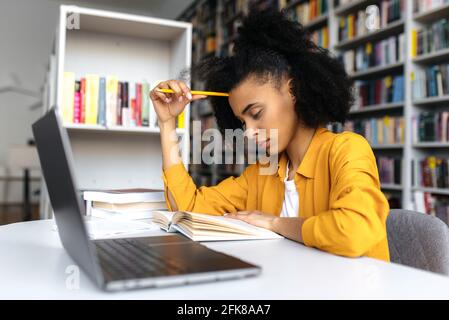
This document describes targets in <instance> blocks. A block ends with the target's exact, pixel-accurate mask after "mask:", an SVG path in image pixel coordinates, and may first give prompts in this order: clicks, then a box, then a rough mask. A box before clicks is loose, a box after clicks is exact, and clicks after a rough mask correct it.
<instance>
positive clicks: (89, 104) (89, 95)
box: [86, 74, 100, 124]
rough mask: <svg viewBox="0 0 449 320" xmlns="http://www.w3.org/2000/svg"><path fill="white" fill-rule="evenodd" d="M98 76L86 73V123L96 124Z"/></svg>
mask: <svg viewBox="0 0 449 320" xmlns="http://www.w3.org/2000/svg"><path fill="white" fill-rule="evenodd" d="M99 87H100V77H99V76H98V75H95V74H89V75H86V124H97V120H98V96H99Z"/></svg>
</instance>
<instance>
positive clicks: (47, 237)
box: [0, 220, 449, 299]
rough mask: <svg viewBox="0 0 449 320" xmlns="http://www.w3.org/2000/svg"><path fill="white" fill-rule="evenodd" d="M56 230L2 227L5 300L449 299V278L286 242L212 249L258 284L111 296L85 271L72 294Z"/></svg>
mask: <svg viewBox="0 0 449 320" xmlns="http://www.w3.org/2000/svg"><path fill="white" fill-rule="evenodd" d="M52 225H53V222H52V220H43V221H32V222H23V223H16V224H11V225H6V226H1V227H0V284H1V285H0V299H449V277H444V276H440V275H437V274H433V273H429V272H424V271H421V270H417V269H412V268H408V267H404V266H400V265H396V264H391V263H390V264H389V263H384V262H382V261H377V260H374V259H370V258H358V259H350V258H343V257H338V256H335V255H332V254H328V253H325V252H321V251H319V250H316V249H312V248H307V247H305V246H303V245H301V244H298V243H295V242H293V241H290V240H286V239H283V240H261V241H230V242H214V243H205V244H206V245H207V246H208V247H210V248H212V249H215V250H217V251H222V252H224V253H227V254H230V255H233V256H236V257H238V258H241V259H243V260H246V261H248V262H251V263H254V264H257V265H260V266H261V267H262V274H261V275H259V276H257V277H254V278H248V279H241V280H231V281H222V282H215V283H207V284H196V285H189V286H182V287H171V288H163V289H143V290H136V291H129V292H120V293H105V292H103V291H100V290H99V289H97V287H96V286H95V285H94V283H93V282H91V281H90V279H89V278H88V277H87V275H86V274H84V273H83V272H81V276H80V285H79V288H78V289H76V288H75V289H71V288H70V287H67V284H66V282H67V279H68V277H69V276H70V275H69V274H67V273H66V271H67V270H69V271H70V270H71V269H70V266H73V265H74V262H73V260H72V259H71V258H70V257H69V256H68V255H67V253H66V252H65V251H64V249H63V248H62V245H61V242H60V240H59V236H58V233H57V232H55V231H54V230H52ZM161 232H162V231H150V232H147V235H148V233H151V234H153V235H156V234H158V235H159V234H160V233H161ZM68 267H69V268H68ZM67 268H68V269H67Z"/></svg>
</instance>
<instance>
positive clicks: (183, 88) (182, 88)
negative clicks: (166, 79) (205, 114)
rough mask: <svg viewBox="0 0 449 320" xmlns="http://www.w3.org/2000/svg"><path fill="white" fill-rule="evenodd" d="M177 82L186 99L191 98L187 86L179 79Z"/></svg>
mask: <svg viewBox="0 0 449 320" xmlns="http://www.w3.org/2000/svg"><path fill="white" fill-rule="evenodd" d="M178 84H179V86H180V87H181V90H182V92H183V94H184V96H185V97H187V99H189V100H192V94H191V93H190V89H189V87H187V85H186V84H185V83H184V82H182V81H179V82H178Z"/></svg>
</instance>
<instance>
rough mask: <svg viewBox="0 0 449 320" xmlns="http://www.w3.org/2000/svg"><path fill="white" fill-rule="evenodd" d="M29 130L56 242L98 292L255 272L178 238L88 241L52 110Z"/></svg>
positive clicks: (68, 153)
mask: <svg viewBox="0 0 449 320" xmlns="http://www.w3.org/2000/svg"><path fill="white" fill-rule="evenodd" d="M32 127H33V134H34V138H35V140H36V146H37V151H38V154H39V159H40V163H41V167H42V172H43V175H44V178H45V182H46V185H47V189H48V194H49V196H50V202H51V204H52V207H53V211H54V215H55V219H56V224H57V226H58V232H59V237H60V238H61V242H62V244H63V246H64V248H65V250H66V251H67V252H68V254H69V255H70V256H71V257H72V259H73V260H74V261H75V262H76V263H77V264H78V265H79V266H80V267H81V268H82V269H83V270H84V271H85V272H86V273H87V274H88V275H89V277H90V278H91V279H92V280H93V281H94V282H95V283H97V285H98V286H99V287H100V288H102V289H104V290H107V291H115V290H126V289H134V288H144V287H162V286H169V285H183V284H190V283H197V282H210V281H217V280H224V279H235V278H243V277H248V276H254V275H257V274H259V273H260V271H261V268H260V267H258V266H255V265H252V264H250V263H247V262H244V261H242V260H240V259H237V258H234V257H231V256H228V255H226V254H223V253H220V252H217V251H214V250H211V249H209V248H207V247H205V246H203V245H201V244H199V243H197V242H194V241H192V240H190V239H188V238H186V237H184V236H182V235H180V234H175V235H164V236H154V237H134V238H122V239H104V240H90V239H89V237H88V234H87V231H86V225H85V223H84V218H83V216H84V215H85V207H84V206H83V205H82V200H81V198H80V197H79V195H78V192H77V190H78V188H77V184H76V180H75V175H74V170H73V155H72V150H71V147H70V143H69V139H68V134H67V130H66V129H65V128H63V127H62V126H61V119H60V118H59V116H58V114H57V113H56V111H55V109H54V108H53V109H51V110H50V111H49V112H48V113H47V114H46V115H44V116H43V117H42V118H41V119H39V120H38V121H36V122H35V123H34V124H33V126H32Z"/></svg>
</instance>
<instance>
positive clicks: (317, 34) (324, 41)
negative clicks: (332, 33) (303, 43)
mask: <svg viewBox="0 0 449 320" xmlns="http://www.w3.org/2000/svg"><path fill="white" fill-rule="evenodd" d="M310 39H311V40H312V41H313V43H315V44H316V45H318V46H320V47H322V48H324V49H329V27H328V26H327V25H326V26H324V27H322V28H319V29H316V30H314V31H312V33H311V34H310Z"/></svg>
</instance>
